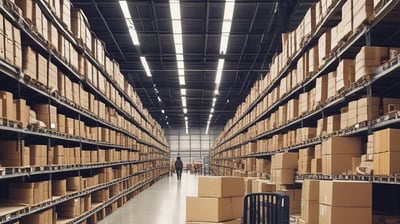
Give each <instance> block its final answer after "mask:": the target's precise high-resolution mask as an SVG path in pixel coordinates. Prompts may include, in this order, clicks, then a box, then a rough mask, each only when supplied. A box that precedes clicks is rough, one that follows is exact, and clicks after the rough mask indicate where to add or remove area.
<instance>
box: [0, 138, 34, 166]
mask: <svg viewBox="0 0 400 224" xmlns="http://www.w3.org/2000/svg"><path fill="white" fill-rule="evenodd" d="M0 148H1V154H0V165H1V166H29V163H30V153H29V148H28V147H24V142H23V141H22V142H18V141H0Z"/></svg>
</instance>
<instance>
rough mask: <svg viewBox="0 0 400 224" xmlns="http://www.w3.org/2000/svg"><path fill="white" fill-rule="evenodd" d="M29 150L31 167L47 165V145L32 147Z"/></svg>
mask: <svg viewBox="0 0 400 224" xmlns="http://www.w3.org/2000/svg"><path fill="white" fill-rule="evenodd" d="M29 148H30V165H31V166H45V165H47V145H31V146H29Z"/></svg>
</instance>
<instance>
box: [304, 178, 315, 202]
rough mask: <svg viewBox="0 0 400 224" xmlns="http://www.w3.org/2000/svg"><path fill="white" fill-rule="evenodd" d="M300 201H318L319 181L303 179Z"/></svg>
mask: <svg viewBox="0 0 400 224" xmlns="http://www.w3.org/2000/svg"><path fill="white" fill-rule="evenodd" d="M301 199H302V200H307V201H318V200H319V180H311V179H305V180H304V181H303V188H302V190H301Z"/></svg>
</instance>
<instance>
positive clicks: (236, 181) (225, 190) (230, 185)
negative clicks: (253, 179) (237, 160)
mask: <svg viewBox="0 0 400 224" xmlns="http://www.w3.org/2000/svg"><path fill="white" fill-rule="evenodd" d="M198 184H199V185H198V196H199V197H233V196H243V195H244V179H243V178H240V177H214V176H207V177H205V176H204V177H199V180H198Z"/></svg>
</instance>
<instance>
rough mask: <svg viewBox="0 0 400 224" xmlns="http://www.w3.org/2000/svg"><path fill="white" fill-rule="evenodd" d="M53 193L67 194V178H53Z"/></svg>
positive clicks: (54, 194)
mask: <svg viewBox="0 0 400 224" xmlns="http://www.w3.org/2000/svg"><path fill="white" fill-rule="evenodd" d="M51 189H52V195H53V196H63V195H66V194H67V180H66V179H62V180H53V181H52V187H51Z"/></svg>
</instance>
